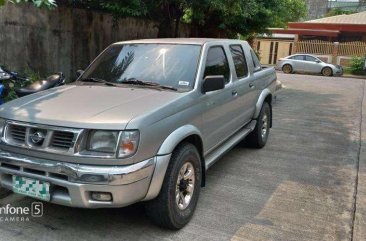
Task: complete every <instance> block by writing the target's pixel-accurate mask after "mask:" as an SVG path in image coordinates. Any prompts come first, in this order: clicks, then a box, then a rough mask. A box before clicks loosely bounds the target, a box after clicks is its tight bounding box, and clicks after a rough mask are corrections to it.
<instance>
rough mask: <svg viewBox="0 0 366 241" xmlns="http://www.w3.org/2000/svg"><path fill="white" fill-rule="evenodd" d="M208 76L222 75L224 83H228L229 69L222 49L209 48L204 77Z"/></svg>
mask: <svg viewBox="0 0 366 241" xmlns="http://www.w3.org/2000/svg"><path fill="white" fill-rule="evenodd" d="M208 75H223V76H224V77H225V83H229V78H230V68H229V63H228V61H227V58H226V55H225V51H224V49H223V48H222V47H219V46H217V47H211V48H210V49H209V50H208V53H207V60H206V68H205V75H204V76H205V77H206V76H208Z"/></svg>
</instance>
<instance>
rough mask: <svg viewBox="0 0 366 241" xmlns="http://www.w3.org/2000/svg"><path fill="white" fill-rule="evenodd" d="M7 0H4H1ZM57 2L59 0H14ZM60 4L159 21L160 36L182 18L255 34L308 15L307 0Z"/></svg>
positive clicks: (210, 30) (224, 32) (213, 30)
mask: <svg viewBox="0 0 366 241" xmlns="http://www.w3.org/2000/svg"><path fill="white" fill-rule="evenodd" d="M0 1H3V2H4V0H0ZM9 1H10V0H9ZM12 1H14V2H28V1H29V2H30V1H32V2H33V3H34V4H35V5H36V6H55V0H12ZM57 3H58V4H59V5H66V6H71V7H78V8H87V9H93V10H101V11H105V12H109V13H111V14H113V15H114V16H115V17H129V16H133V17H139V18H147V19H151V20H153V21H156V22H157V24H158V28H159V34H158V36H159V37H177V36H178V33H179V31H178V30H179V26H180V23H181V22H185V23H186V24H188V25H189V26H190V27H191V30H192V31H191V32H192V35H193V37H229V38H230V37H231V38H237V37H238V34H240V35H242V36H251V35H254V34H256V33H262V32H266V31H267V28H268V27H285V26H286V25H287V23H288V22H290V21H298V20H299V19H301V18H303V17H305V16H306V12H307V8H306V5H305V2H304V0H229V1H227V0H199V1H198V0H156V1H154V0H110V1H105V0H57Z"/></svg>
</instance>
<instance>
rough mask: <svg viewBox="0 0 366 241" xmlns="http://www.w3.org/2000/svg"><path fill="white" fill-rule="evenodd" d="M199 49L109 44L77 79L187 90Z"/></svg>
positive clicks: (191, 86) (169, 45) (196, 62)
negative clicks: (143, 84) (145, 84)
mask: <svg viewBox="0 0 366 241" xmlns="http://www.w3.org/2000/svg"><path fill="white" fill-rule="evenodd" d="M200 52H201V46H198V45H182V44H180V45H178V44H124V45H112V46H111V47H109V48H108V49H106V50H105V51H104V52H103V53H102V54H101V55H100V56H99V57H98V58H97V59H96V61H94V62H93V63H92V64H91V66H90V67H89V68H88V69H87V70H86V71H85V73H84V74H83V76H82V78H81V80H88V79H89V80H103V81H105V82H107V83H111V84H123V83H124V82H125V83H126V84H131V83H133V81H136V83H137V84H138V82H140V84H141V82H149V83H156V84H157V85H162V86H169V87H173V88H176V89H178V90H180V91H188V90H191V89H193V86H194V80H195V77H196V72H197V66H198V60H199V56H200ZM99 82H100V81H99Z"/></svg>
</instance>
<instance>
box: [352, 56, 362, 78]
mask: <svg viewBox="0 0 366 241" xmlns="http://www.w3.org/2000/svg"><path fill="white" fill-rule="evenodd" d="M364 66H365V58H363V57H357V56H353V57H352V59H351V66H350V71H351V73H352V74H365V72H364Z"/></svg>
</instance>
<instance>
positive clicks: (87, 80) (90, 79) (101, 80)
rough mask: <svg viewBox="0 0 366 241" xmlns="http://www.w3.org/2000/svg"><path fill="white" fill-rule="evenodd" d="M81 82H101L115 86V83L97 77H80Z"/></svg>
mask: <svg viewBox="0 0 366 241" xmlns="http://www.w3.org/2000/svg"><path fill="white" fill-rule="evenodd" d="M80 81H81V82H91V83H101V84H104V85H108V86H117V85H116V84H113V83H111V82H108V81H106V80H104V79H99V78H85V79H81V80H80Z"/></svg>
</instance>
